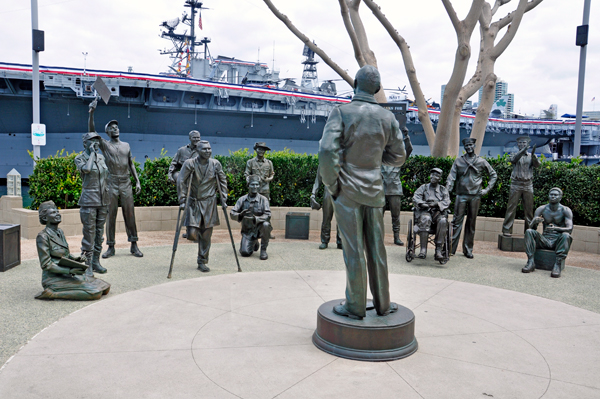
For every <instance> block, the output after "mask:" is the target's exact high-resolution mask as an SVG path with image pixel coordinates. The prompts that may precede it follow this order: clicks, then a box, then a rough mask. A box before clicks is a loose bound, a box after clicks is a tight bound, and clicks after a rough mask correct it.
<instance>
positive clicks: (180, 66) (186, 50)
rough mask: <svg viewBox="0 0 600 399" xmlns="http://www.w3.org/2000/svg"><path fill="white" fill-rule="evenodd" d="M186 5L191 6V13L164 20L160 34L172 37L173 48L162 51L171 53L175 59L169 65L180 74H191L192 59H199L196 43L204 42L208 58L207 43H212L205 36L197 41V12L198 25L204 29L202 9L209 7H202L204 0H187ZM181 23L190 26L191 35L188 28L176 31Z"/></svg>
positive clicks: (168, 37) (167, 37)
mask: <svg viewBox="0 0 600 399" xmlns="http://www.w3.org/2000/svg"><path fill="white" fill-rule="evenodd" d="M184 7H188V8H190V11H191V12H190V14H189V15H188V13H187V12H184V13H183V16H182V17H181V19H180V18H175V19H171V20H168V21H164V22H163V23H162V24H161V25H160V26H161V27H162V28H163V29H164V30H163V32H162V33H161V35H160V36H161V37H162V38H166V39H170V40H171V42H172V43H173V47H172V48H171V49H169V50H166V49H165V50H163V51H161V52H160V53H161V54H162V55H165V54H167V55H169V57H171V59H172V60H173V62H172V64H171V66H170V67H169V68H170V69H171V71H173V72H175V73H176V74H177V75H180V76H189V75H191V74H192V64H193V63H192V61H193V60H195V59H197V56H198V54H197V53H196V45H202V44H204V53H205V58H207V53H208V47H207V43H210V39H208V38H206V37H205V38H204V39H203V40H201V41H199V42H197V41H196V14H198V27H199V28H200V29H202V15H201V14H200V11H201V10H209V8H206V7H202V2H200V1H197V0H185V4H184ZM180 23H183V24H185V25H188V26H189V27H190V34H189V35H188V34H187V30H186V31H184V33H176V32H175V28H177V26H178V25H179V24H180ZM184 60H185V63H184Z"/></svg>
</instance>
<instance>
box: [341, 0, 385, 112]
mask: <svg viewBox="0 0 600 399" xmlns="http://www.w3.org/2000/svg"><path fill="white" fill-rule="evenodd" d="M360 2H361V0H347V2H346V4H347V5H348V6H349V7H348V11H349V12H350V21H351V22H352V26H353V28H354V31H355V32H356V37H357V39H358V43H359V46H360V50H361V52H362V55H363V57H364V59H365V62H366V63H367V64H368V65H372V66H374V67H375V68H379V67H378V66H377V57H375V53H374V52H373V51H372V50H371V46H369V40H368V38H367V31H366V30H365V26H364V25H363V23H362V19H361V17H360V14H359V12H358V7H359V6H360ZM382 84H383V83H382ZM382 87H383V86H382ZM375 99H376V100H377V102H379V103H385V102H387V98H386V97H385V91H383V90H379V91H378V92H377V93H375Z"/></svg>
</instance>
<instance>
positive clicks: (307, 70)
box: [300, 44, 319, 89]
mask: <svg viewBox="0 0 600 399" xmlns="http://www.w3.org/2000/svg"><path fill="white" fill-rule="evenodd" d="M302 55H303V56H305V57H306V59H305V60H304V61H302V64H304V70H303V71H302V80H301V83H300V86H302V87H303V88H305V89H316V88H317V87H318V85H319V78H318V77H317V64H318V63H319V61H317V60H315V53H314V51H312V50H311V49H310V48H309V47H308V46H307V45H306V44H305V45H304V51H302Z"/></svg>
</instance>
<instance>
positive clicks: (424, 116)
mask: <svg viewBox="0 0 600 399" xmlns="http://www.w3.org/2000/svg"><path fill="white" fill-rule="evenodd" d="M364 3H365V4H366V5H367V7H369V9H370V10H371V11H372V12H373V14H374V15H375V17H376V18H377V19H378V20H379V22H381V24H382V25H383V27H384V28H385V30H387V32H388V33H389V35H390V37H391V38H392V40H393V41H394V42H395V43H396V45H397V46H398V48H399V49H400V53H401V54H402V60H403V61H404V68H405V69H406V75H407V76H408V82H409V84H410V88H411V89H412V92H413V94H414V95H415V101H416V103H417V108H418V109H419V112H418V114H419V120H420V121H421V124H422V125H423V130H424V132H425V137H426V138H427V144H428V145H429V148H431V149H433V145H434V142H435V132H434V130H433V125H432V124H431V119H429V112H428V111H427V102H426V101H425V96H424V95H423V91H422V90H421V85H420V84H419V80H418V79H417V71H416V69H415V64H414V62H413V59H412V55H411V54H410V47H409V46H408V44H407V43H406V40H404V38H403V37H402V36H400V34H399V33H398V32H397V31H396V30H395V29H394V27H393V26H392V24H391V23H390V21H389V20H388V19H387V18H386V16H385V15H384V14H383V13H382V12H381V8H380V7H379V6H378V5H377V4H375V2H374V1H373V0H364Z"/></svg>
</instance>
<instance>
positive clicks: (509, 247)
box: [498, 234, 525, 252]
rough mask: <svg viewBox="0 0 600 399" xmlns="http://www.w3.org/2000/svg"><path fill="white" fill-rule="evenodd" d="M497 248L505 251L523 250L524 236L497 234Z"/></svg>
mask: <svg viewBox="0 0 600 399" xmlns="http://www.w3.org/2000/svg"><path fill="white" fill-rule="evenodd" d="M498 249H499V250H500V251H507V252H525V237H524V236H523V235H513V236H510V237H506V236H504V235H502V234H498Z"/></svg>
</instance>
